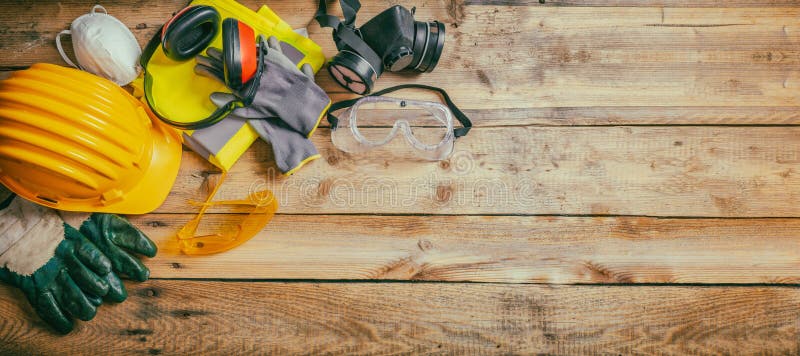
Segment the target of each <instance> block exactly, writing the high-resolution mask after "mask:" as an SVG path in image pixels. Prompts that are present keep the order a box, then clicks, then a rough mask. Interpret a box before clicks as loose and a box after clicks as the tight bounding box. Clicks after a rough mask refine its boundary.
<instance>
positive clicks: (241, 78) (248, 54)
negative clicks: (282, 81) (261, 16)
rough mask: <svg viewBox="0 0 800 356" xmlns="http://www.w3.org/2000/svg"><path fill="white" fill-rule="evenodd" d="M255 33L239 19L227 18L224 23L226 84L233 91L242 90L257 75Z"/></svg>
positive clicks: (223, 53)
mask: <svg viewBox="0 0 800 356" xmlns="http://www.w3.org/2000/svg"><path fill="white" fill-rule="evenodd" d="M255 37H256V34H255V31H253V29H252V28H251V27H250V26H248V25H247V24H245V23H244V22H241V21H239V20H237V19H233V18H227V19H225V21H223V22H222V60H223V62H224V67H225V68H224V69H225V83H226V84H227V85H228V86H229V87H230V88H231V89H233V90H240V89H241V88H243V87H244V86H245V84H246V83H247V81H249V80H250V79H251V78H253V76H254V75H255V74H256V71H257V69H258V63H257V60H258V53H257V52H256V51H257V48H256V42H255Z"/></svg>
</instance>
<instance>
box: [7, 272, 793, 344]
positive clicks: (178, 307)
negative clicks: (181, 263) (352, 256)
mask: <svg viewBox="0 0 800 356" xmlns="http://www.w3.org/2000/svg"><path fill="white" fill-rule="evenodd" d="M128 286H129V289H130V295H131V296H130V298H129V299H128V301H126V302H124V303H122V304H119V305H107V306H103V307H102V308H101V309H100V311H99V313H98V315H97V317H96V318H95V320H93V321H91V322H88V323H80V324H79V325H78V327H77V330H76V331H75V332H73V333H72V334H70V335H68V336H66V337H58V336H55V335H53V334H50V333H49V332H48V331H47V330H46V329H44V328H42V327H41V326H42V323H41V322H40V321H38V319H36V318H35V317H34V314H33V313H32V311H31V309H30V308H29V307H28V306H27V305H23V306H20V304H21V303H19V299H21V298H22V295H21V293H19V292H17V291H16V290H14V291H12V290H11V289H9V288H7V287H5V286H2V287H0V316H1V317H2V318H0V320H2V321H0V340H2V341H3V342H2V344H0V350H3V351H4V353H12V354H16V353H21V354H27V353H36V354H64V353H67V354H74V353H109V352H112V350H113V351H114V353H125V354H169V355H172V354H187V353H197V354H241V353H247V354H253V353H256V354H262V353H270V354H271V353H281V354H288V353H292V354H296V353H309V354H323V353H338V354H341V353H348V354H354V353H358V354H412V353H414V354H416V353H432V354H527V355H530V354H537V353H538V354H561V355H563V354H570V355H574V354H615V355H616V354H661V355H685V354H692V355H710V354H737V355H750V354H754V355H755V354H797V353H798V352H800V324H798V320H800V309H798V308H797V305H798V304H800V290H798V289H797V288H761V287H704V288H697V287H693V288H685V287H666V288H657V287H637V288H631V287H609V286H573V287H547V286H536V285H515V286H513V285H493V284H428V283H411V284H395V283H392V284H374V283H367V284H359V283H351V284H325V283H323V284H319V283H315V284H309V283H288V284H287V283H258V282H248V283H231V282H188V281H149V282H146V283H142V284H128Z"/></svg>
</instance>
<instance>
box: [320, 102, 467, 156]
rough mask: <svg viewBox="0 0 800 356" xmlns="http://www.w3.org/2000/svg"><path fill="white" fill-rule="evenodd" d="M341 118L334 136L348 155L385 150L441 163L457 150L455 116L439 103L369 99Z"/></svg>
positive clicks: (345, 112)
mask: <svg viewBox="0 0 800 356" xmlns="http://www.w3.org/2000/svg"><path fill="white" fill-rule="evenodd" d="M339 117H340V118H341V120H340V121H339V123H338V126H337V127H336V129H335V130H333V132H332V134H331V136H332V140H333V143H334V144H335V145H336V146H337V147H338V148H339V149H341V150H342V151H345V152H363V151H367V150H371V149H374V148H378V147H382V148H385V149H389V150H391V151H392V152H393V153H395V154H397V153H410V154H415V155H416V156H418V157H421V158H424V159H429V160H440V159H445V158H447V156H449V154H450V153H451V152H452V149H453V141H454V138H455V137H454V135H453V115H452V113H451V112H450V110H449V109H448V108H447V107H446V106H444V105H442V104H439V103H434V102H428V101H416V100H406V99H398V98H388V97H379V96H368V97H363V98H361V99H359V100H358V101H356V102H355V103H354V104H353V105H352V106H351V107H350V108H348V109H346V110H344V111H343V112H342V113H341V114H340V116H339ZM398 136H402V137H403V138H405V140H403V139H399V138H398ZM398 141H400V142H398Z"/></svg>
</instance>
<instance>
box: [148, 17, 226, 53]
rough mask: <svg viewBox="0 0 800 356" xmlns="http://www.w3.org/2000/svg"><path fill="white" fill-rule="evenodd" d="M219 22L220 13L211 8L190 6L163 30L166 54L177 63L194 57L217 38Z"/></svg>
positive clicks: (162, 36)
mask: <svg viewBox="0 0 800 356" xmlns="http://www.w3.org/2000/svg"><path fill="white" fill-rule="evenodd" d="M219 21H220V16H219V12H217V10H216V9H214V8H213V7H211V6H205V5H198V6H190V7H187V8H185V9H183V10H181V11H180V12H178V13H177V14H176V15H175V16H174V17H172V19H170V20H169V22H167V23H166V24H164V27H162V29H161V46H162V47H163V49H164V54H165V55H166V56H167V57H169V58H170V59H173V60H176V61H185V60H188V59H190V58H192V57H194V56H195V55H197V54H199V53H200V52H201V51H202V50H204V49H205V48H206V47H208V45H209V44H210V43H211V41H213V40H214V37H216V36H217V29H218V28H219Z"/></svg>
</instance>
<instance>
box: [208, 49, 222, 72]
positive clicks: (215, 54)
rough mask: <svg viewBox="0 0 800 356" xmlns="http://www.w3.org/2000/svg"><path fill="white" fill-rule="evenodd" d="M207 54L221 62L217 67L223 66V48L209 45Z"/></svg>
mask: <svg viewBox="0 0 800 356" xmlns="http://www.w3.org/2000/svg"><path fill="white" fill-rule="evenodd" d="M206 55H207V56H208V57H209V58H211V59H213V60H215V61H216V62H218V63H219V65H218V66H217V67H220V68H222V50H221V49H219V48H216V47H208V49H207V50H206Z"/></svg>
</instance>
